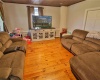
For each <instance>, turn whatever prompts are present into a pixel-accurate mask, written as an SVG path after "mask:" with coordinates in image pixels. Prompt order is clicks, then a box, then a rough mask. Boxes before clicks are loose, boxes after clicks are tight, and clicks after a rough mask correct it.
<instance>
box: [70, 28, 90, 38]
mask: <svg viewBox="0 0 100 80" xmlns="http://www.w3.org/2000/svg"><path fill="white" fill-rule="evenodd" d="M87 34H88V32H87V31H84V30H79V29H76V30H74V31H73V33H72V35H73V36H74V37H78V38H81V39H85V37H86V35H87Z"/></svg>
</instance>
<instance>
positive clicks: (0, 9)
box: [0, 2, 9, 32]
mask: <svg viewBox="0 0 100 80" xmlns="http://www.w3.org/2000/svg"><path fill="white" fill-rule="evenodd" d="M0 13H1V18H2V20H3V26H4V31H5V32H9V31H8V29H7V26H6V25H5V20H4V11H3V7H2V3H1V2H0Z"/></svg>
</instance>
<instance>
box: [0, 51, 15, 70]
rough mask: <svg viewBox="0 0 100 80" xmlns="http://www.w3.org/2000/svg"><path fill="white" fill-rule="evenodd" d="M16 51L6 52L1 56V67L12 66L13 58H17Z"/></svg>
mask: <svg viewBox="0 0 100 80" xmlns="http://www.w3.org/2000/svg"><path fill="white" fill-rule="evenodd" d="M15 56H16V54H15V52H12V53H8V54H5V55H4V56H2V57H1V58H0V68H3V67H8V68H10V67H11V66H12V62H13V59H14V58H15Z"/></svg>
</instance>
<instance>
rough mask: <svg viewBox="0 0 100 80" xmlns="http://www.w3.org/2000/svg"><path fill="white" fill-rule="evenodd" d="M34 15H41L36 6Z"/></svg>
mask: <svg viewBox="0 0 100 80" xmlns="http://www.w3.org/2000/svg"><path fill="white" fill-rule="evenodd" d="M34 15H35V16H39V12H38V8H34Z"/></svg>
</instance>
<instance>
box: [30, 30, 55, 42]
mask: <svg viewBox="0 0 100 80" xmlns="http://www.w3.org/2000/svg"><path fill="white" fill-rule="evenodd" d="M30 32H31V38H32V41H41V40H50V39H55V29H37V30H36V29H34V30H30Z"/></svg>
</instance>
